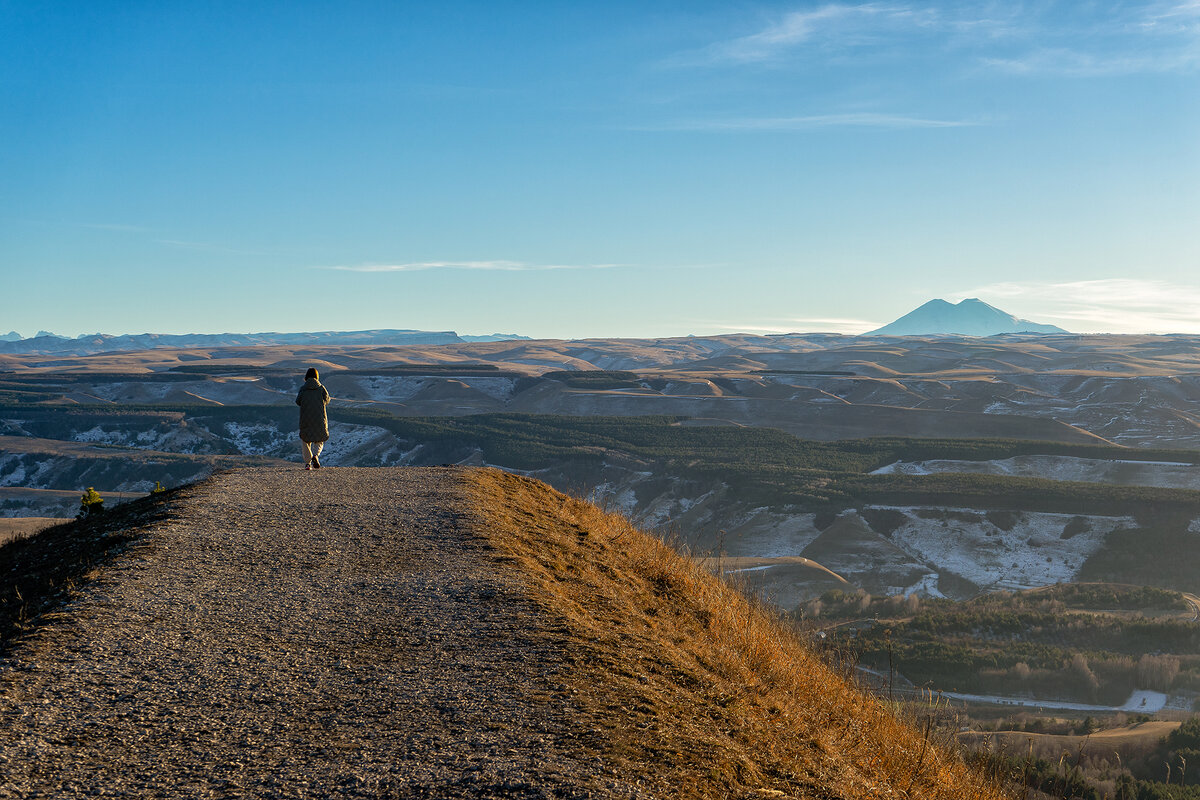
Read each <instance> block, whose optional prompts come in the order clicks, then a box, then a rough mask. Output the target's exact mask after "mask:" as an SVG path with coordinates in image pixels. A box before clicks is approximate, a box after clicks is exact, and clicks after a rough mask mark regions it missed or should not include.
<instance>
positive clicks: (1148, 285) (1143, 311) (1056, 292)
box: [948, 278, 1200, 333]
mask: <svg viewBox="0 0 1200 800" xmlns="http://www.w3.org/2000/svg"><path fill="white" fill-rule="evenodd" d="M968 297H979V298H981V299H983V300H984V301H985V302H990V303H992V304H994V305H997V306H999V307H1001V308H1003V309H1004V310H1005V311H1007V312H1009V313H1011V314H1015V315H1016V316H1018V317H1023V318H1026V319H1032V320H1034V321H1036V322H1051V323H1054V324H1056V325H1060V326H1061V327H1063V328H1066V329H1067V330H1069V331H1072V332H1075V333H1200V316H1198V315H1197V313H1196V309H1197V308H1200V286H1186V285H1178V284H1172V283H1169V282H1167V281H1157V280H1139V279H1135V278H1106V279H1102V280H1091V281H1068V282H1062V283H1054V282H1028V283H1018V282H1008V283H993V284H988V285H986V286H977V287H974V288H971V289H967V290H964V291H961V292H955V293H953V294H951V295H949V296H948V299H954V300H962V299H965V298H968Z"/></svg>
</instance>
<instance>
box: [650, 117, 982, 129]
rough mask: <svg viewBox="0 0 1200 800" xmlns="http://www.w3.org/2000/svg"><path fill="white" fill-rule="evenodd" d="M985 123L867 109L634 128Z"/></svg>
mask: <svg viewBox="0 0 1200 800" xmlns="http://www.w3.org/2000/svg"><path fill="white" fill-rule="evenodd" d="M981 124H983V123H981V122H976V121H971V120H955V119H930V118H926V117H917V116H908V115H903V114H880V113H874V112H863V113H855V114H810V115H807V116H795V117H734V118H727V119H698V120H686V121H681V122H666V123H662V124H660V125H642V126H637V127H635V128H631V130H642V131H713V132H721V131H728V132H754V131H804V130H815V129H820V128H889V129H893V130H894V129H912V128H964V127H973V126H977V125H981Z"/></svg>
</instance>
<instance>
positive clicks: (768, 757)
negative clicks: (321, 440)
mask: <svg viewBox="0 0 1200 800" xmlns="http://www.w3.org/2000/svg"><path fill="white" fill-rule="evenodd" d="M123 508H125V507H123ZM122 515H123V516H122ZM130 537H134V538H132V539H130ZM68 545H69V546H68ZM64 547H65V548H66V549H67V550H69V551H70V552H71V554H72V561H71V565H70V568H69V569H65V571H64V569H62V568H59V570H58V571H57V572H55V573H54V574H53V577H52V578H48V577H47V576H48V575H49V574H50V573H49V572H48V571H47V570H48V569H49V567H48V564H50V563H51V561H49V560H48V559H52V557H53V555H54V553H55V552H58V551H60V550H62V549H63V548H64ZM0 575H3V576H5V577H3V578H0V582H2V584H3V585H0V612H3V613H0V621H7V624H8V625H9V627H10V628H24V629H25V630H26V633H27V634H28V635H27V636H25V637H24V638H22V639H20V640H18V641H16V643H15V644H14V645H13V646H12V647H11V648H10V653H9V658H8V660H7V661H5V662H4V663H3V666H2V667H0V797H36V796H80V795H87V794H94V793H99V792H108V793H114V794H121V795H128V796H135V795H136V796H143V795H158V794H162V795H171V794H175V795H179V794H188V795H192V796H200V797H240V796H255V797H285V796H287V797H295V796H312V797H496V796H503V797H518V798H520V797H529V798H535V797H536V798H541V797H550V796H566V797H739V796H746V797H750V796H776V797H783V796H795V797H814V798H818V797H819V798H860V797H905V796H911V797H930V798H932V797H945V798H952V797H953V798H960V797H980V798H986V797H998V794H997V793H996V792H995V791H994V790H992V789H989V788H986V787H982V788H981V787H980V786H979V785H977V784H976V782H975V779H974V778H973V777H971V776H969V775H968V774H967V773H966V772H965V771H964V770H963V769H962V768H961V767H960V766H958V765H957V764H956V762H955V761H954V759H953V758H951V757H950V756H947V755H944V754H943V753H941V752H940V751H938V750H936V749H935V748H932V747H928V746H927V745H926V742H925V741H924V740H923V739H922V737H921V736H920V735H919V733H917V732H916V731H914V730H913V729H911V728H908V727H906V726H903V725H900V724H899V723H897V722H895V721H894V720H893V719H892V718H891V717H889V716H888V715H887V713H886V712H885V711H884V710H883V708H882V706H881V705H880V704H878V703H876V702H875V701H873V700H870V699H868V698H866V697H864V696H862V695H860V694H858V693H857V692H855V691H854V690H853V689H851V688H850V687H848V686H847V685H846V684H845V683H844V682H842V681H841V680H840V679H838V678H837V677H836V676H835V675H833V674H832V673H830V672H829V671H828V670H827V669H826V668H825V667H823V666H822V665H821V664H820V663H818V662H817V661H816V660H815V659H814V658H813V657H812V656H811V655H809V654H808V653H807V652H806V651H805V650H804V648H803V647H801V646H800V645H798V644H797V643H796V642H795V641H794V640H793V639H792V638H790V637H789V636H788V634H787V633H786V632H784V631H783V629H781V628H778V627H776V626H774V625H773V623H772V622H771V621H770V619H769V618H768V617H767V616H766V615H765V614H764V613H762V612H759V611H756V610H754V609H752V608H751V607H750V606H749V605H747V604H746V603H745V601H743V600H742V599H741V598H740V596H738V595H736V593H734V592H732V591H731V590H730V589H728V588H727V587H725V586H724V585H722V584H720V583H718V582H716V581H715V580H713V579H712V578H710V577H709V576H707V574H706V573H704V572H703V571H702V570H701V569H700V568H699V567H697V566H696V565H695V564H693V563H692V562H690V561H687V560H685V559H682V558H680V557H679V556H677V555H675V554H674V553H673V552H672V551H670V550H669V549H666V548H664V547H663V546H661V545H660V544H658V543H657V542H656V541H655V540H653V539H650V538H649V537H646V536H644V535H642V534H640V533H638V532H637V531H635V530H633V529H632V528H630V527H629V526H628V525H627V524H626V523H624V522H623V520H621V519H620V518H617V517H612V516H608V515H605V514H603V513H602V512H600V511H599V510H597V509H595V508H594V507H592V506H589V505H587V504H584V503H581V502H579V501H576V500H573V499H570V498H567V497H565V496H563V495H561V494H558V493H556V492H554V491H553V490H551V489H549V488H548V487H546V486H544V485H543V484H539V483H537V482H535V481H531V480H528V479H524V478H519V477H515V476H511V475H507V474H505V473H500V472H494V471H476V470H460V469H420V470H417V469H326V470H321V471H318V472H312V473H306V472H304V471H301V470H296V469H278V468H269V469H247V470H238V471H235V472H227V473H221V474H218V475H217V476H215V477H214V478H212V479H210V480H208V481H205V482H204V483H201V484H197V485H195V486H192V487H187V488H185V489H184V490H182V491H180V492H176V493H172V494H171V496H170V497H168V498H166V499H165V500H163V501H160V504H159V505H157V506H155V505H154V503H153V502H152V501H139V502H138V503H132V504H130V506H129V507H128V508H126V510H124V511H121V512H118V514H116V515H114V517H113V518H112V519H110V520H109V522H108V524H107V525H104V524H101V523H97V522H88V523H76V524H75V525H73V526H69V527H66V528H57V529H52V530H51V531H49V532H47V533H45V534H42V535H40V536H38V537H34V538H32V539H28V540H24V541H21V542H17V543H14V544H13V545H10V546H8V547H5V548H3V549H0ZM80 582H83V583H82V588H71V587H73V586H75V585H77V584H79V583H80ZM64 586H66V587H68V589H69V593H68V595H67V596H66V597H65V599H64V600H63V601H62V605H61V607H60V608H59V609H58V610H56V611H53V612H51V613H45V614H42V616H41V617H40V618H39V619H38V620H36V623H35V624H32V625H30V624H29V623H28V622H27V621H26V620H24V619H23V618H22V617H23V615H22V613H19V612H21V610H22V609H23V608H24V607H25V604H26V603H28V604H30V606H31V607H32V608H34V609H35V610H36V609H38V608H39V607H40V606H39V603H41V602H42V601H44V600H45V599H46V598H47V596H50V595H53V594H54V593H56V592H60V591H61V590H62V589H63V587H64Z"/></svg>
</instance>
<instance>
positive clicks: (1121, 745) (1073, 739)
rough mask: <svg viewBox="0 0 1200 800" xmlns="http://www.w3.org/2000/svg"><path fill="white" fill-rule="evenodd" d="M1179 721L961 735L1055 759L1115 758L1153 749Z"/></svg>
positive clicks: (996, 748)
mask: <svg viewBox="0 0 1200 800" xmlns="http://www.w3.org/2000/svg"><path fill="white" fill-rule="evenodd" d="M1180 724H1181V723H1179V722H1170V721H1165V720H1153V721H1151V722H1139V723H1136V724H1133V725H1125V726H1123V727H1120V728H1110V729H1108V730H1104V731H1097V732H1096V733H1093V734H1090V735H1088V736H1076V735H1073V734H1072V735H1056V734H1048V733H1028V732H1026V731H996V732H982V731H972V732H970V733H964V734H962V735H960V736H959V741H961V742H962V743H963V744H964V745H967V746H970V747H972V748H975V749H979V750H990V751H992V752H997V753H1010V754H1021V755H1024V754H1025V753H1027V752H1028V753H1032V754H1033V755H1035V756H1037V757H1039V758H1045V759H1047V760H1049V761H1055V760H1057V759H1058V758H1059V756H1061V755H1062V754H1063V753H1068V754H1070V755H1072V756H1074V757H1075V758H1079V757H1084V758H1096V759H1109V760H1111V759H1112V756H1113V753H1114V752H1117V753H1118V754H1119V755H1120V757H1121V758H1122V759H1125V760H1129V759H1131V758H1135V757H1137V756H1144V755H1146V754H1148V753H1150V752H1151V751H1153V750H1154V749H1155V748H1156V747H1157V746H1158V743H1159V740H1160V739H1162V738H1164V737H1165V736H1166V735H1167V734H1169V733H1170V732H1171V731H1173V730H1175V729H1176V728H1178V727H1179V726H1180Z"/></svg>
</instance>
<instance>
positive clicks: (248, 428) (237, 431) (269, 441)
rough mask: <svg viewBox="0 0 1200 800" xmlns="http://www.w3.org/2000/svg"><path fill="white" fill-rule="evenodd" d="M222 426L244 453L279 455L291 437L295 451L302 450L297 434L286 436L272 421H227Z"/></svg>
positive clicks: (229, 437)
mask: <svg viewBox="0 0 1200 800" xmlns="http://www.w3.org/2000/svg"><path fill="white" fill-rule="evenodd" d="M222 427H223V428H224V431H225V436H226V438H227V439H228V440H229V441H230V442H231V443H232V444H233V446H234V447H236V448H237V449H238V452H239V453H242V454H243V455H251V456H261V455H272V456H274V455H279V453H280V451H281V450H282V449H283V448H284V446H285V444H286V443H287V440H289V439H290V440H291V441H292V442H293V443H294V445H295V447H294V450H295V452H296V453H297V454H299V452H300V439H299V438H298V437H297V436H296V435H295V434H290V435H288V436H286V437H285V436H284V434H283V433H281V432H280V430H279V428H277V427H276V426H274V425H272V424H270V423H262V422H259V423H253V424H246V423H242V422H226V423H225V424H224V425H223V426H222Z"/></svg>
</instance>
